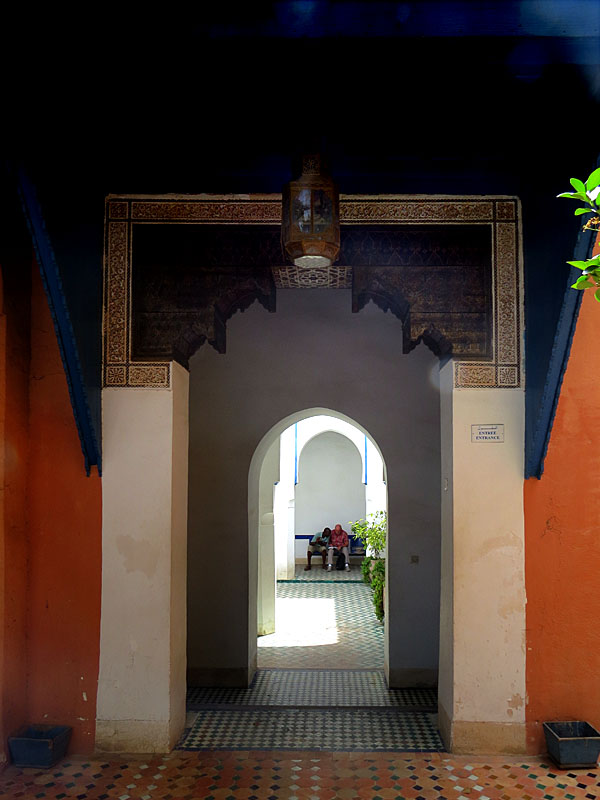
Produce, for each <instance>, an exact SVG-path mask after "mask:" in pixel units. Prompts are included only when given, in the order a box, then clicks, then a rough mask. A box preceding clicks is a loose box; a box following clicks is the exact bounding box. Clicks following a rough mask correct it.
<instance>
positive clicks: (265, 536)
mask: <svg viewBox="0 0 600 800" xmlns="http://www.w3.org/2000/svg"><path fill="white" fill-rule="evenodd" d="M278 480H279V439H278V438H277V439H276V440H275V441H274V442H273V444H272V445H271V446H270V447H269V449H268V451H267V453H266V455H265V458H264V461H263V463H262V467H261V470H260V478H259V482H258V510H259V528H258V595H257V617H258V624H257V628H258V635H259V636H264V635H266V634H268V633H274V632H275V596H276V593H277V592H276V589H277V582H276V579H275V515H274V513H273V498H274V494H275V491H274V490H275V484H276V483H277V481H278Z"/></svg>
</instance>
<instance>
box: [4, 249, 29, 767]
mask: <svg viewBox="0 0 600 800" xmlns="http://www.w3.org/2000/svg"><path fill="white" fill-rule="evenodd" d="M1 267H2V286H1V288H2V304H1V305H0V309H1V312H2V313H1V314H0V435H1V439H0V486H1V488H2V491H1V492H0V548H1V551H0V681H1V683H0V687H1V688H0V735H1V736H2V747H1V750H0V766H1V764H2V763H3V762H4V760H5V758H6V737H7V736H8V735H9V733H10V732H11V731H12V730H14V729H15V728H16V727H18V726H19V725H22V724H23V721H24V720H25V719H26V713H27V570H28V543H27V463H28V450H29V413H28V411H29V399H28V389H29V335H30V332H29V304H30V264H29V263H28V262H27V263H26V264H25V265H24V268H23V265H22V264H21V263H19V262H18V261H16V262H15V261H13V260H12V259H9V260H7V261H5V262H4V263H3V264H2V265H1Z"/></svg>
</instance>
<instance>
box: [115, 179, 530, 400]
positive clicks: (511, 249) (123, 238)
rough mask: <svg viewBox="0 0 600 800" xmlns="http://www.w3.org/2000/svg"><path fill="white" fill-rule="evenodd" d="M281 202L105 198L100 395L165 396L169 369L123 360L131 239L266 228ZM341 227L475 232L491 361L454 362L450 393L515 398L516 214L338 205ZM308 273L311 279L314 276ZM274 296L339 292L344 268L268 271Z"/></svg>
mask: <svg viewBox="0 0 600 800" xmlns="http://www.w3.org/2000/svg"><path fill="white" fill-rule="evenodd" d="M280 209H281V197H280V195H275V194H272V195H197V196H191V195H181V196H179V195H163V196H135V195H111V196H109V197H108V198H107V201H106V225H105V253H104V371H103V374H104V385H105V386H107V387H114V386H131V387H155V388H168V387H169V383H170V364H169V362H161V361H158V362H135V361H132V359H131V333H132V308H131V279H132V245H131V242H132V229H133V227H134V226H135V225H146V224H212V225H215V224H217V225H242V224H243V225H248V224H251V225H273V224H279V222H280V219H281V210H280ZM340 220H341V224H342V225H344V224H347V225H356V224H359V225H360V224H369V225H377V224H382V225H383V224H385V225H390V224H392V225H400V226H401V225H403V224H408V223H410V224H411V225H415V224H423V225H427V224H437V225H440V224H444V225H457V224H465V223H471V224H483V225H488V226H489V227H490V235H491V238H492V242H493V248H492V287H491V288H492V302H493V336H492V339H493V348H492V349H493V355H492V358H491V360H489V361H483V362H482V361H456V362H455V364H454V385H455V388H517V387H519V386H520V385H521V373H522V363H521V361H522V347H521V336H522V304H521V299H522V297H521V295H522V292H521V246H520V208H519V204H518V200H517V199H516V198H508V197H447V196H442V197H431V196H416V195H412V196H403V195H374V196H372V195H345V196H343V197H342V198H341V199H340ZM313 273H314V274H313ZM273 276H274V279H275V283H276V286H278V287H280V288H301V287H308V286H310V287H322V286H327V287H333V288H348V287H349V286H350V285H351V281H352V277H351V276H352V268H351V267H347V266H338V265H336V266H334V267H332V268H330V269H329V270H323V271H320V270H312V271H310V275H309V274H308V273H307V272H306V271H302V273H300V271H299V270H297V269H296V268H294V267H290V266H282V267H274V268H273Z"/></svg>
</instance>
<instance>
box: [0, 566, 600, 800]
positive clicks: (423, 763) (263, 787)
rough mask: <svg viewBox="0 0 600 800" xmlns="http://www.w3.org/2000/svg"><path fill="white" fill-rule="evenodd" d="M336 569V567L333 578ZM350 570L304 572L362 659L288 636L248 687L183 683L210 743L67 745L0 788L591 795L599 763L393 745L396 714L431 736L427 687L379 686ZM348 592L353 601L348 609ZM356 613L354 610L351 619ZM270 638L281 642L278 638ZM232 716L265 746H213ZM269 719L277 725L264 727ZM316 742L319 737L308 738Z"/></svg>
mask: <svg viewBox="0 0 600 800" xmlns="http://www.w3.org/2000/svg"><path fill="white" fill-rule="evenodd" d="M313 572H315V570H311V572H310V573H305V575H310V574H311V573H313ZM321 574H324V573H322V572H321ZM342 575H344V578H345V579H342V580H337V581H336V580H335V579H338V578H341V576H342ZM348 577H351V578H355V576H354V575H353V574H352V573H350V574H348V573H338V574H337V575H334V576H332V579H331V580H330V581H328V583H329V584H330V586H329V588H328V586H327V584H319V583H317V581H316V580H315V581H311V580H303V579H302V580H301V582H302V583H303V584H306V583H314V584H316V585H317V586H319V585H320V586H321V587H323V589H324V590H325V596H323V595H319V596H320V597H321V598H322V599H326V600H333V601H335V603H334V604H335V606H336V609H335V615H334V616H335V619H336V627H337V636H338V640H337V642H336V645H335V646H336V647H337V648H338V652H340V648H341V650H345V654H344V659H343V660H344V661H345V662H350V663H356V662H357V661H360V666H358V667H347V668H346V669H345V670H340V671H339V672H332V671H331V669H329V668H328V664H324V663H323V659H322V658H321V659H317V660H316V662H317V663H315V661H313V662H310V659H308V662H309V663H308V665H307V664H306V659H305V658H303V657H302V647H293V648H290V650H292V651H293V655H291V654H290V653H289V652H288V654H287V656H286V657H285V658H284V659H283V661H284V662H285V666H286V668H285V669H274V668H273V667H269V665H268V664H265V663H263V664H262V668H261V669H260V670H259V672H258V674H257V677H256V680H255V682H254V684H253V686H252V687H251V688H250V689H249V690H247V691H246V692H240V690H235V689H223V690H214V689H211V690H207V689H204V690H199V689H190V690H189V691H188V708H189V710H190V713H189V715H188V718H189V723H188V724H189V726H190V728H192V726H194V727H193V730H194V736H195V737H196V746H202V743H203V742H205V743H207V738H210V745H209V746H210V749H208V750H197V751H182V750H176V751H174V752H173V753H170V754H169V755H165V756H162V755H161V756H145V757H144V756H131V755H110V756H107V755H101V756H93V757H77V756H73V757H69V758H68V759H66V760H64V761H62V762H61V763H59V764H57V765H56V766H55V767H53V768H51V769H47V770H38V769H20V768H18V767H12V766H8V767H6V769H5V770H4V772H2V773H0V800H4V799H5V798H6V800H8V798H10V799H11V800H13V799H14V798H23V800H34V799H35V800H71V798H77V800H88V799H89V800H112V798H118V799H119V800H236V799H237V798H244V800H301V798H302V800H336V799H337V798H339V799H340V800H354V799H355V798H356V800H359V798H369V799H370V800H450V798H451V799H452V800H600V770H598V769H597V768H596V769H593V770H589V769H587V770H569V771H561V770H558V769H557V768H556V767H554V766H553V765H552V764H551V762H549V761H547V760H546V759H545V758H539V757H526V758H524V757H523V756H521V757H519V756H513V757H509V756H498V757H491V756H488V757H478V758H475V757H473V756H452V755H450V754H448V753H444V752H433V751H431V752H427V753H407V752H397V751H402V750H403V749H404V747H403V745H402V741H401V738H400V737H399V731H400V732H401V728H402V723H400V724H398V725H396V726H394V724H392V723H391V720H395V721H396V722H398V720H400V719H401V718H403V717H404V718H409V717H410V718H412V720H413V727H414V728H416V729H417V730H416V732H415V731H414V730H413V731H412V733H411V736H412V742H413V743H414V741H415V739H418V738H419V737H422V738H427V737H428V736H432V737H433V735H434V725H433V719H432V716H431V710H432V707H433V705H434V703H435V692H432V691H429V690H404V691H402V690H396V691H394V692H387V690H386V689H385V685H384V683H383V673H382V671H381V666H380V664H379V662H378V657H379V656H378V652H379V651H378V648H381V651H382V649H383V636H382V628H381V626H380V625H379V623H378V622H377V621H376V620H375V617H374V615H373V612H372V610H371V608H372V607H371V605H370V600H368V594H366V595H365V593H364V592H362V600H361V597H360V595H361V593H360V592H359V597H358V598H357V596H356V595H355V593H353V592H351V595H352V596H351V597H350V595H346V597H345V600H344V597H341V596H340V595H339V593H338V594H336V593H335V592H336V589H335V587H334V588H333V589H331V584H332V583H335V582H337V583H342V582H343V583H348V582H349V581H348ZM289 585H290V584H285V583H282V582H280V584H279V591H280V594H284V595H286V597H287V598H288V599H290V598H291V599H293V598H294V597H296V598H297V597H299V596H304V595H298V594H295V595H294V594H293V592H292V593H291V594H290V593H289V592H286V590H285V587H286V586H289ZM340 588H341V587H340ZM345 588H347V589H352V588H353V587H352V586H347V587H345ZM361 588H362V587H361ZM364 588H365V589H366V588H367V587H364ZM311 597H312V599H316V598H315V597H314V595H309V596H308V599H310V598H311ZM365 598H367V602H366V603H364V600H365ZM345 601H347V602H349V601H351V605H352V609H349V608H348V607H347V602H346V605H345ZM357 603H358V605H359V606H360V605H361V603H362V604H364V606H365V608H367V609H368V610H369V614H370V616H369V615H367V614H365V618H364V621H365V622H366V623H367V627H368V625H369V620H370V621H371V622H370V624H371V625H372V627H373V630H372V631H371V632H370V633H369V636H370V637H371V639H372V640H373V641H372V642H371V644H368V645H365V644H364V642H363V643H362V646H361V647H360V648H358V649H356V648H354V646H353V643H352V641H351V638H352V637H348V636H346V623H347V622H348V621H349V620H351V617H352V615H356V614H357V613H358V616H360V614H361V612H360V611H359V612H357ZM373 620H375V622H374V624H373ZM355 624H356V619H355V620H354V621H352V623H351V625H350V626H349V627H350V630H352V625H355ZM356 635H358V632H357V629H356V628H354V636H356ZM329 647H330V645H327V644H322V645H317V646H307V649H308V650H310V651H312V652H313V653H314V652H315V651H317V652H320V653H325V652H326V651H327V648H329ZM274 649H279V650H281V651H282V652H283V651H284V650H285V647H280V648H274ZM298 655H300V658H298ZM260 656H262V657H263V662H264V661H268V660H269V659H268V658H266V656H269V657H272V655H271V654H269V653H268V652H267V653H264V652H263V653H260V650H259V657H260ZM319 661H320V663H318V662H319ZM275 666H278V665H277V664H276V665H275ZM348 693H349V694H350V696H351V698H352V699H353V700H355V701H356V705H354V704H353V706H352V708H349V707H348V706H347V705H346V706H344V703H345V702H347V700H346V699H345V698H347V696H348ZM409 709H412V712H411V711H409ZM210 715H212V716H210ZM226 715H227V716H228V717H229V719H230V720H234V718H235V723H236V724H235V725H230V724H228V723H225V722H224V721H223V720H224V717H225V716H226ZM352 718H355V719H356V720H357V724H356V728H357V731H356V730H351V726H352ZM318 719H320V720H321V721H320V722H318ZM375 720H376V721H377V724H375ZM429 723H431V729H430V728H429ZM240 725H241V726H242V727H246V728H251V731H250V738H247V741H261V737H262V746H263V747H264V748H265V749H258V748H257V749H249V748H248V749H237V750H236V749H228V750H224V749H215V748H216V747H217V746H218V744H217V743H219V742H220V743H223V744H225V741H226V738H227V736H228V735H229V733H228V730H227V729H228V727H229V728H232V729H234V728H237V730H238V734H237V735H238V745H239V743H240V737H239V730H240ZM406 725H408V723H407V722H405V726H406ZM269 727H270V728H271V733H272V732H273V731H274V730H275V731H276V737H273V736H271V735H269ZM382 730H383V731H384V732H385V735H383V734H382ZM207 731H208V732H209V736H208V737H206V732H207ZM323 731H325V732H326V734H327V736H326V737H325V741H324V742H323V738H321V739H319V737H320V736H322V734H323ZM230 732H231V731H230ZM357 732H358V735H362V736H363V737H364V739H365V747H364V750H362V751H360V750H354V751H351V750H349V749H348V748H349V744H351V743H352V742H353V741H356V740H355V739H354V736H355V734H356V733H357ZM190 734H191V730H190ZM367 734H368V735H367ZM405 734H406V730H405ZM234 735H235V734H234ZM296 735H298V736H300V737H303V749H301V750H292V749H290V750H287V751H282V750H280V749H276V747H277V745H276V744H274V742H273V739H274V738H276V739H277V743H278V744H279V747H281V745H282V744H283V743H286V744H288V745H289V746H290V747H291V746H292V743H293V738H294V736H296ZM203 737H206V738H204V739H203ZM253 737H254V738H253ZM378 737H379V738H378ZM394 737H396V738H394ZM307 739H309V740H310V741H309V742H306V740H307ZM366 739H368V742H367V741H366ZM391 740H393V741H394V744H395V746H397V751H396V752H390V751H387V750H384V749H382V750H380V751H379V752H373V751H372V750H371V749H370V747H371V746H372V744H373V742H375V743H377V742H378V741H379V742H380V743H381V744H383V745H388V744H389V743H390V741H391ZM190 741H191V740H190ZM269 742H272V744H269ZM235 746H236V745H234V746H233V747H235ZM319 746H322V748H323V749H321V750H317V749H316V748H317V747H319ZM335 747H337V748H339V749H338V750H337V751H336V750H335V749H334V748H335ZM305 748H306V749H305Z"/></svg>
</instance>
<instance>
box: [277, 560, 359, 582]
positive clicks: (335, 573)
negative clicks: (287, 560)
mask: <svg viewBox="0 0 600 800" xmlns="http://www.w3.org/2000/svg"><path fill="white" fill-rule="evenodd" d="M293 580H295V581H302V582H304V581H309V582H310V583H316V582H320V581H327V582H331V583H348V582H351V583H362V572H361V571H360V564H353V565H352V568H351V569H350V572H346V571H345V570H337V569H334V570H332V571H331V572H327V571H326V570H324V569H323V567H322V564H321V559H317V560H314V559H313V565H312V568H311V569H309V570H305V569H304V567H303V566H302V565H301V564H296V569H295V574H294V578H293ZM279 582H280V583H287V581H279Z"/></svg>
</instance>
